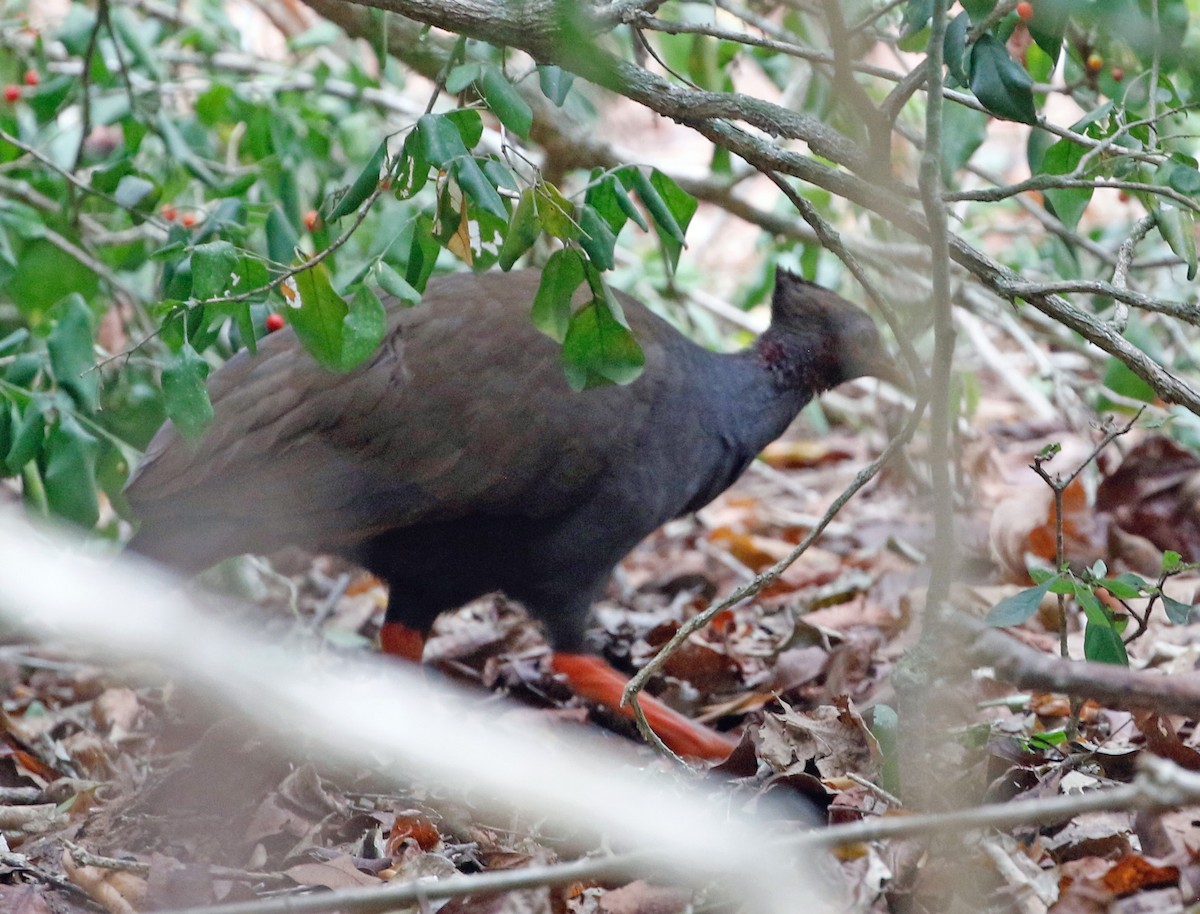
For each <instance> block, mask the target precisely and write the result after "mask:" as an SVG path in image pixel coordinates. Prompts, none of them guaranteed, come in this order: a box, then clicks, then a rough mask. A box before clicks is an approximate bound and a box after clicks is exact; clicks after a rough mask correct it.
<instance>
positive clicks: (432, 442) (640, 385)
mask: <svg viewBox="0 0 1200 914" xmlns="http://www.w3.org/2000/svg"><path fill="white" fill-rule="evenodd" d="M499 280H500V281H502V282H503V281H505V280H507V288H505V289H504V294H503V295H500V296H495V295H493V292H492V290H493V289H494V288H495V283H496V282H497V277H495V276H494V275H492V276H490V277H482V276H478V277H477V276H463V277H461V278H458V277H456V278H455V281H454V282H449V281H445V282H443V283H441V284H440V285H438V286H436V287H431V290H430V292H429V293H427V301H426V303H425V304H424V305H423V306H422V307H421V308H420V309H419V310H414V311H409V312H399V313H397V314H396V315H394V316H393V323H392V328H391V331H390V333H389V336H388V339H387V340H386V342H385V343H384V345H383V347H382V348H381V350H380V351H379V352H378V353H377V354H376V356H375V357H374V358H373V359H372V360H371V361H370V362H369V363H368V364H367V365H365V366H362V367H360V368H358V369H356V370H355V371H353V372H351V373H349V374H346V375H336V374H332V373H330V372H328V371H325V370H324V369H322V368H320V367H319V366H318V365H317V364H316V363H315V362H314V361H313V360H312V359H311V357H309V356H308V355H307V354H306V353H304V352H302V351H301V350H300V348H299V346H298V345H297V344H296V342H295V339H294V337H292V335H291V334H290V332H281V333H278V334H273V335H272V336H270V337H268V338H267V339H266V340H264V341H263V342H262V344H260V349H259V353H258V354H257V356H250V355H248V354H242V355H239V356H237V357H236V358H235V359H233V360H231V361H230V363H229V364H228V365H227V366H226V367H225V368H223V369H222V370H221V371H219V372H218V373H217V374H216V376H215V378H214V381H213V384H212V386H211V390H210V394H211V397H212V401H213V407H214V411H215V418H214V420H213V423H212V425H211V426H210V427H209V428H208V430H207V431H206V433H205V434H204V436H203V438H202V439H201V440H200V441H199V442H198V443H197V444H195V445H190V444H188V443H186V442H184V441H182V440H181V439H180V437H179V435H178V433H177V432H176V431H175V430H174V429H173V428H171V427H169V426H168V427H166V428H164V430H163V431H161V432H160V433H159V435H158V436H157V437H156V439H155V440H154V441H153V442H152V444H151V447H150V448H149V450H148V451H147V454H146V458H145V461H144V463H143V465H142V466H141V467H140V468H139V471H138V473H137V475H136V477H135V479H134V480H133V481H132V483H131V484H130V487H129V490H128V494H129V498H130V501H131V503H132V504H133V506H134V508H135V510H136V511H137V512H138V514H139V516H141V517H142V518H143V522H144V527H143V533H146V527H147V526H149V527H151V528H154V527H157V528H159V529H165V528H168V527H170V526H172V525H179V524H191V525H198V526H205V525H208V526H213V525H216V526H220V527H223V528H225V529H227V530H228V531H229V536H230V537H231V538H232V539H233V540H235V541H234V542H230V543H229V544H228V545H227V547H226V548H225V549H224V550H222V551H223V552H225V554H233V553H235V552H238V551H250V550H252V549H254V550H265V549H267V548H274V547H275V545H277V544H278V545H282V544H283V543H298V544H303V545H311V546H325V547H333V546H338V545H343V544H348V543H353V542H357V541H361V540H363V539H366V538H367V537H369V536H371V535H373V534H376V533H379V532H382V531H384V530H388V529H393V528H396V527H403V526H410V525H414V524H419V523H423V522H431V521H439V520H450V519H454V518H457V517H462V516H465V515H468V514H471V513H477V512H478V513H492V514H528V515H534V516H537V515H543V516H544V515H551V514H554V513H557V512H559V511H564V510H568V509H569V508H570V507H572V505H573V504H574V503H577V502H578V501H580V500H582V499H584V498H586V497H587V495H588V494H589V492H590V488H591V486H592V485H593V483H594V482H595V480H597V479H598V478H599V476H600V475H601V473H602V472H603V470H604V469H605V467H606V466H608V465H609V464H610V462H611V461H612V460H613V459H614V456H615V455H617V456H619V455H620V454H621V453H624V452H625V451H626V450H627V449H628V448H630V447H631V446H632V445H633V444H634V443H635V442H636V441H637V440H639V439H640V437H641V435H642V428H643V425H644V423H645V421H646V417H647V414H648V412H649V409H650V401H651V400H652V398H653V393H654V384H655V381H654V378H653V376H652V374H653V373H652V372H649V373H648V374H649V375H650V376H644V377H643V378H642V379H639V381H638V382H636V383H635V384H633V385H630V386H626V387H609V388H602V389H597V390H590V391H584V392H580V393H576V392H573V391H571V390H570V389H569V388H568V386H567V383H566V380H565V377H564V375H563V371H562V367H561V363H560V352H559V349H558V346H557V345H556V344H555V343H553V341H551V340H549V339H547V338H545V337H543V336H542V335H541V334H539V333H538V332H537V331H536V330H535V329H534V328H533V327H532V326H531V325H530V323H529V318H528V313H527V310H526V309H525V308H523V307H514V304H513V301H512V299H513V298H514V297H515V298H518V299H524V300H526V301H530V302H531V301H532V299H533V294H534V291H535V290H536V277H533V278H531V277H529V276H524V277H519V276H508V277H499ZM518 280H519V282H518ZM513 286H515V288H513ZM468 298H469V300H471V301H478V302H480V305H479V306H478V307H475V306H471V307H463V306H462V304H461V302H462V301H463V300H468ZM497 298H498V299H499V300H497ZM456 300H457V302H456ZM439 306H445V307H444V308H443V307H439ZM651 337H652V335H651V334H643V338H642V340H641V342H642V344H643V347H644V348H646V350H647V356H648V362H649V363H650V364H651V365H652V366H654V365H656V364H657V363H659V362H660V361H661V353H660V352H659V351H658V349H659V347H658V345H657V343H656V341H655V339H653V338H651ZM148 535H151V536H152V535H153V529H151V530H150V531H149V534H148Z"/></svg>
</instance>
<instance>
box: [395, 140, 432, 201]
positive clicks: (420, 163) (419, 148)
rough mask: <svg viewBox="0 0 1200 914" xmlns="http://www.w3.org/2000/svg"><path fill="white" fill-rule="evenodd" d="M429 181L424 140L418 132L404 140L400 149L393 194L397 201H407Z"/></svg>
mask: <svg viewBox="0 0 1200 914" xmlns="http://www.w3.org/2000/svg"><path fill="white" fill-rule="evenodd" d="M428 180H429V159H428V158H426V156H425V140H424V138H423V137H422V135H421V133H420V131H419V130H413V131H412V132H410V133H409V135H408V136H406V137H405V138H404V146H403V147H401V149H400V164H399V167H398V168H397V169H396V180H395V183H394V184H393V193H394V194H395V196H396V199H397V200H408V199H409V198H411V197H413V196H414V195H416V194H417V192H418V191H420V190H421V188H423V187H424V186H425V182H426V181H428Z"/></svg>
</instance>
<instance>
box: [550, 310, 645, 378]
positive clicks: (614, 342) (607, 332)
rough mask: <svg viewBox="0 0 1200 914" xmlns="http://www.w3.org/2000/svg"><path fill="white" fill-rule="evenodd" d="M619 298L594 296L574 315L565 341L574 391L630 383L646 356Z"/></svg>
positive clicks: (567, 368) (565, 358)
mask: <svg viewBox="0 0 1200 914" xmlns="http://www.w3.org/2000/svg"><path fill="white" fill-rule="evenodd" d="M615 304H616V303H615V301H614V300H611V298H610V299H609V300H605V299H600V298H593V299H592V301H591V302H589V303H588V304H586V305H584V306H583V307H582V308H580V309H579V310H578V311H577V312H575V314H574V315H572V317H571V322H570V325H569V326H568V327H567V336H566V339H564V340H563V368H564V370H565V371H566V375H567V383H568V384H570V385H571V388H572V389H573V390H586V389H588V388H592V387H601V386H605V385H608V384H629V383H631V382H632V381H634V380H636V379H637V377H638V376H639V375H640V374H641V373H642V369H643V368H644V367H645V364H646V356H645V354H644V353H643V352H642V347H641V346H639V345H638V341H637V339H636V337H634V335H633V331H631V330H630V329H629V326H628V325H627V324H626V323H625V321H624V317H623V315H622V314H621V313H620V310H619V306H618V307H617V308H614V307H613V305H615Z"/></svg>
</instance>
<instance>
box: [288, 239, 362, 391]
mask: <svg viewBox="0 0 1200 914" xmlns="http://www.w3.org/2000/svg"><path fill="white" fill-rule="evenodd" d="M295 280H296V291H297V293H298V294H299V296H300V307H298V308H291V309H289V310H288V314H287V318H288V323H289V324H291V325H292V326H293V327H294V328H295V329H296V335H297V336H298V337H300V342H301V343H302V344H303V345H304V348H305V349H306V350H308V352H309V353H310V354H311V355H312V357H313V358H314V359H316V360H317V361H318V362H320V363H321V364H322V365H323V366H325V367H326V368H328V369H330V370H332V371H339V370H340V368H339V366H340V365H341V358H342V336H343V321H344V320H345V319H346V314H347V313H348V312H349V308H348V307H347V306H346V302H345V301H343V300H342V297H341V296H340V295H338V294H337V292H335V291H334V290H333V285H332V283H331V282H330V280H329V270H328V269H327V268H326V266H325V264H323V263H318V264H316V265H315V266H313V267H310V268H309V269H307V270H302V271H300V272H299V273H297V274H296V276H295Z"/></svg>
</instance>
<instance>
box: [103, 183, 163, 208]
mask: <svg viewBox="0 0 1200 914" xmlns="http://www.w3.org/2000/svg"><path fill="white" fill-rule="evenodd" d="M160 196H162V191H161V190H160V189H159V187H158V185H157V184H155V183H154V182H153V181H148V180H147V179H146V178H143V177H141V176H140V175H125V177H123V178H121V180H120V181H119V182H118V183H117V187H116V189H115V190H114V191H113V199H115V200H116V201H117V203H119V204H120V205H121V206H123V207H125V209H127V210H136V211H137V212H142V213H144V212H146V211H148V210H150V209H152V208H153V207H154V204H155V203H157V202H158V199H159V197H160Z"/></svg>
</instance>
